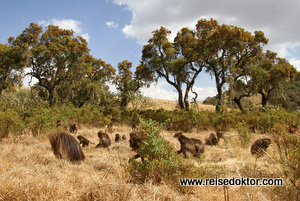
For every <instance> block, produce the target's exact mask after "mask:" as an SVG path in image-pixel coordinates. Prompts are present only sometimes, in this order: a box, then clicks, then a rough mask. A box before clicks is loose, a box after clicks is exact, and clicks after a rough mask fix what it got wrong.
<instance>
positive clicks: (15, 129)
mask: <svg viewBox="0 0 300 201" xmlns="http://www.w3.org/2000/svg"><path fill="white" fill-rule="evenodd" d="M24 129H25V125H24V122H23V121H22V119H21V118H20V116H19V114H18V113H16V112H15V111H13V110H11V109H7V110H5V111H0V139H1V138H4V137H7V136H8V134H9V133H13V134H16V133H21V132H22V131H23V130H24Z"/></svg>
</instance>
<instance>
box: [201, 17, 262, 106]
mask: <svg viewBox="0 0 300 201" xmlns="http://www.w3.org/2000/svg"><path fill="white" fill-rule="evenodd" d="M196 32H197V37H198V55H199V58H200V59H202V60H203V61H204V62H205V65H206V71H207V72H209V73H210V74H211V75H213V76H214V78H215V82H216V88H217V92H218V94H217V100H218V103H217V105H216V110H217V111H219V110H220V106H221V105H222V104H223V100H222V93H223V87H224V85H225V83H229V85H231V84H232V80H238V79H239V78H240V77H241V76H244V71H245V70H244V68H245V67H247V65H249V62H250V61H251V58H253V57H255V56H256V55H257V54H258V53H259V52H260V51H261V49H262V45H264V44H267V39H266V38H265V37H264V34H263V32H261V31H256V32H255V34H254V36H253V35H252V34H251V33H250V32H247V31H245V30H244V29H242V28H239V27H235V26H229V25H225V24H223V25H219V24H218V22H217V21H216V20H214V19H211V20H206V19H201V20H199V21H198V23H197V25H196ZM237 72H238V73H237Z"/></svg>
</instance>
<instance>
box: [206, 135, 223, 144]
mask: <svg viewBox="0 0 300 201" xmlns="http://www.w3.org/2000/svg"><path fill="white" fill-rule="evenodd" d="M219 139H220V138H217V137H216V136H215V134H213V133H211V134H210V135H209V137H208V138H206V139H205V145H211V146H216V145H217V144H218V142H219Z"/></svg>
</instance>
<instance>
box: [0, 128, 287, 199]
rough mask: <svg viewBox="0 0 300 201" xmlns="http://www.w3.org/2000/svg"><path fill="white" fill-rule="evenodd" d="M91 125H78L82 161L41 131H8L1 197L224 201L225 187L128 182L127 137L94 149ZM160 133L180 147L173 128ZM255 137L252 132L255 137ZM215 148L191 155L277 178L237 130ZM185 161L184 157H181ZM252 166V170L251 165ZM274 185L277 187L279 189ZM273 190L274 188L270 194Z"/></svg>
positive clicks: (252, 192) (233, 193) (257, 189)
mask: <svg viewBox="0 0 300 201" xmlns="http://www.w3.org/2000/svg"><path fill="white" fill-rule="evenodd" d="M98 130H99V129H96V128H80V129H79V132H78V133H77V134H76V136H77V135H79V134H80V135H83V136H85V137H87V138H88V139H89V140H90V141H92V142H94V143H95V144H92V145H90V147H87V148H83V151H84V153H85V155H86V160H85V162H84V163H83V164H80V165H76V164H72V163H70V162H68V161H64V160H59V159H57V158H55V157H54V155H53V153H52V150H51V148H50V143H49V141H48V139H47V138H46V137H45V136H40V137H33V136H30V135H23V136H18V137H15V136H12V135H9V136H8V138H5V139H3V140H2V141H1V142H0V156H1V163H0V178H1V179H0V200H224V188H223V187H218V186H210V187H205V186H201V187H178V186H174V185H169V184H167V183H162V184H160V185H154V184H152V183H151V182H150V181H149V182H148V183H145V184H142V185H138V184H133V183H130V175H129V174H128V173H127V172H126V171H125V169H124V167H123V165H124V164H127V162H128V159H129V158H130V157H132V156H133V155H134V154H135V153H134V152H132V151H131V149H130V148H129V143H128V141H122V142H120V143H114V142H113V143H112V149H111V151H110V152H109V151H108V150H107V149H101V148H99V149H96V148H95V145H96V144H97V143H98V139H97V134H96V133H97V132H98ZM129 132H130V129H129V128H128V127H126V126H118V127H117V128H116V129H115V133H120V134H121V135H122V134H126V135H127V138H129V136H128V134H129ZM209 133H210V131H203V132H199V133H197V132H192V133H187V134H186V135H187V136H189V137H197V138H200V139H202V140H203V139H204V138H205V137H206V136H208V135H209ZM162 135H163V136H164V137H165V138H166V139H167V140H169V141H170V142H171V143H172V144H174V145H175V147H176V148H177V149H179V146H180V145H179V142H178V141H177V140H176V139H175V138H173V137H172V135H173V133H171V132H163V133H162ZM258 137H259V136H254V137H253V139H252V141H254V140H255V139H256V138H258ZM227 139H228V140H229V143H225V142H224V141H221V142H220V145H218V146H216V147H211V146H206V150H205V159H204V160H203V161H199V160H196V159H193V158H192V159H189V160H193V162H194V163H195V165H196V166H198V167H200V166H203V167H206V169H207V172H208V174H209V176H218V177H223V178H230V177H233V176H234V177H241V176H245V177H281V172H280V169H279V165H278V164H277V163H276V161H274V160H273V159H272V158H273V156H274V155H275V154H276V152H275V149H274V147H273V146H272V145H271V147H270V148H269V149H268V155H267V156H264V157H263V158H260V159H258V160H257V161H256V166H255V158H253V157H252V156H251V155H250V152H249V149H243V148H241V147H240V146H239V143H238V140H237V134H236V133H234V132H232V133H227ZM186 160H188V159H186ZM254 167H255V169H254ZM284 188H285V187H262V186H254V187H245V186H244V187H234V186H230V187H228V193H229V198H230V200H282V197H279V196H283V195H280V194H278V192H284ZM278 189H280V190H279V191H278ZM275 192H276V193H275Z"/></svg>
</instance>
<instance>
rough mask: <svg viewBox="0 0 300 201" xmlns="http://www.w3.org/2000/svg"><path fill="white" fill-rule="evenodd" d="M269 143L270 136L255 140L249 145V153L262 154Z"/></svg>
mask: <svg viewBox="0 0 300 201" xmlns="http://www.w3.org/2000/svg"><path fill="white" fill-rule="evenodd" d="M270 144H271V139H270V138H261V139H258V140H256V141H255V142H254V143H253V144H252V146H251V154H252V155H257V157H261V156H263V155H264V153H265V152H266V151H267V148H268V147H269V145H270Z"/></svg>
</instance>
